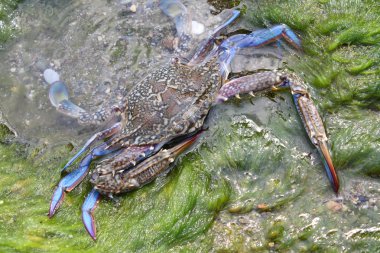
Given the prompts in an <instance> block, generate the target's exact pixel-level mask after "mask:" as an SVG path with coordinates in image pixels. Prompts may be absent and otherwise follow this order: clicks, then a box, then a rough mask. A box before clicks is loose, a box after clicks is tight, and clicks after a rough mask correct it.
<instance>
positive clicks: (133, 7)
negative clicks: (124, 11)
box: [129, 4, 137, 12]
mask: <svg viewBox="0 0 380 253" xmlns="http://www.w3.org/2000/svg"><path fill="white" fill-rule="evenodd" d="M129 10H130V11H131V12H136V11H137V6H136V5H135V4H132V5H131V7H130V8H129Z"/></svg>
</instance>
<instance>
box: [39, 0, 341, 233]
mask: <svg viewBox="0 0 380 253" xmlns="http://www.w3.org/2000/svg"><path fill="white" fill-rule="evenodd" d="M160 8H161V9H162V10H163V12H164V13H165V14H166V15H168V16H169V17H171V18H172V19H173V20H174V21H175V23H176V28H177V34H178V37H179V38H180V40H182V41H186V40H187V38H188V37H189V34H188V33H187V32H186V31H187V30H188V23H189V22H188V20H189V18H188V16H187V12H186V8H185V7H184V5H183V4H182V3H180V2H178V1H175V0H167V1H161V3H160ZM173 8H174V9H176V10H177V11H175V12H171V11H169V10H172V9H173ZM224 16H225V20H224V23H223V24H222V25H220V26H218V27H217V28H216V29H214V30H213V32H212V33H211V35H210V36H209V38H207V39H206V40H204V41H203V43H201V44H200V46H199V47H198V49H197V50H196V51H195V53H193V54H192V56H191V57H189V58H185V57H176V58H174V59H173V60H172V61H170V62H168V63H167V64H166V65H165V66H162V67H160V68H159V69H157V70H156V71H153V72H152V73H150V74H149V75H148V76H147V77H145V78H144V79H143V80H141V81H140V82H138V83H137V84H136V85H135V86H134V87H133V88H132V89H131V90H130V91H129V92H128V93H127V94H126V96H125V97H124V98H122V99H121V100H120V101H117V102H116V105H115V106H113V107H112V108H109V109H103V110H100V111H98V112H96V113H94V114H91V113H88V112H87V111H86V110H84V109H82V108H81V107H79V106H77V105H75V104H74V103H72V102H71V101H70V99H69V95H68V91H67V87H66V85H65V84H64V83H63V82H62V81H60V80H59V75H58V74H57V73H56V72H55V71H53V70H51V69H47V70H45V73H44V76H45V80H46V81H47V82H48V83H50V84H51V87H50V92H49V97H50V101H51V103H52V104H53V105H54V106H55V107H56V108H57V110H58V111H60V112H62V113H64V114H66V115H68V116H71V117H74V118H77V119H78V121H79V122H80V123H83V124H104V123H106V122H108V126H109V127H108V128H106V129H105V130H103V131H101V132H98V133H96V134H95V135H93V136H92V137H91V138H90V139H89V140H88V141H87V142H86V143H85V145H84V146H83V147H82V148H81V149H80V150H79V152H77V153H76V155H74V157H73V158H71V159H70V160H69V161H68V163H67V164H66V165H65V166H64V168H63V170H66V169H67V168H68V167H69V166H70V165H72V164H73V163H74V162H75V161H76V160H77V159H78V158H79V157H80V156H81V155H82V154H86V155H85V156H84V158H82V160H81V161H80V162H79V166H78V168H77V169H75V170H73V171H72V172H70V173H69V174H67V175H66V176H65V177H63V178H62V179H61V181H60V182H59V184H58V186H57V188H56V189H55V191H54V194H53V196H52V199H51V203H50V209H49V217H52V216H53V215H54V214H55V212H56V211H57V209H58V208H59V207H60V205H61V204H62V201H63V198H64V195H65V193H66V192H70V191H71V190H72V189H73V188H75V187H76V186H77V185H78V184H79V183H80V182H81V181H82V180H83V179H84V178H85V176H86V175H87V174H88V173H89V167H90V164H91V162H92V161H93V160H94V159H96V158H102V160H101V161H100V162H98V163H97V165H96V168H95V171H94V172H93V173H92V174H91V176H90V182H91V183H92V184H93V185H94V188H93V190H92V191H91V192H90V193H89V195H88V196H87V198H86V199H85V201H84V204H83V206H82V220H83V223H84V226H85V228H86V230H87V232H88V233H89V235H90V236H91V237H92V238H93V239H94V240H96V227H95V220H94V217H93V211H94V209H95V207H96V204H97V202H98V201H99V199H100V196H101V195H106V196H112V194H119V193H123V192H128V191H132V190H135V189H138V188H140V187H142V186H143V185H145V184H147V183H149V182H151V181H152V180H154V179H155V178H156V177H157V176H158V175H160V174H162V173H163V172H164V171H167V170H168V168H170V166H171V165H172V164H173V162H174V161H175V159H176V157H177V156H178V155H179V154H181V153H182V152H183V151H184V150H186V149H187V148H188V147H189V146H191V145H192V144H193V143H194V142H195V141H196V140H197V139H198V138H199V136H200V135H201V133H202V131H203V129H202V126H203V123H204V120H205V118H206V117H207V114H208V112H209V110H210V108H211V107H212V106H214V105H217V104H219V103H221V102H224V101H226V100H228V99H229V98H231V97H235V96H239V94H243V93H254V92H258V91H264V90H270V89H272V90H276V89H277V88H278V87H289V88H290V90H291V93H292V94H293V98H294V102H295V105H296V109H297V111H298V112H299V115H300V117H301V119H302V121H303V124H304V126H305V128H306V131H307V133H308V135H309V137H310V140H311V142H312V143H313V144H314V145H315V147H316V148H317V149H318V151H319V153H320V154H321V157H322V160H323V163H324V167H325V170H326V172H327V175H328V179H329V180H330V182H331V184H332V187H333V189H334V191H335V192H338V189H339V180H338V177H337V174H336V172H335V169H334V166H333V164H332V160H331V158H330V155H329V151H328V148H327V137H326V133H325V130H324V127H323V122H322V120H321V118H320V116H319V114H318V111H317V109H316V107H315V105H314V104H313V101H312V100H311V98H310V95H309V93H308V92H307V90H306V89H305V88H304V87H303V81H302V80H301V79H300V78H299V77H297V76H296V75H295V74H289V73H286V72H281V71H263V72H258V73H255V74H251V75H247V76H243V77H239V78H236V79H233V80H228V75H229V72H230V70H229V65H230V63H231V60H232V59H233V57H234V56H235V54H236V52H237V51H238V50H239V49H241V48H247V47H250V48H253V49H254V48H257V47H260V46H263V45H267V44H270V43H272V42H275V41H278V40H283V39H284V40H286V41H287V42H288V43H289V44H290V45H292V46H293V47H295V48H296V49H300V48H301V41H300V39H299V38H298V37H297V35H296V34H295V33H294V32H293V31H292V30H291V29H290V28H289V27H288V26H286V25H283V24H282V25H277V26H273V27H271V28H268V29H262V30H257V31H254V32H252V33H250V34H237V35H233V36H231V37H229V38H227V39H225V40H224V41H222V42H221V43H216V40H217V38H218V37H219V35H220V34H221V33H222V31H223V30H224V29H225V28H226V27H227V26H228V25H229V24H231V23H232V22H233V21H234V20H235V19H236V18H237V17H238V16H239V11H237V10H226V11H225V13H224ZM183 44H185V43H183ZM183 44H182V45H183ZM96 142H100V145H98V146H96V147H94V148H93V149H91V150H90V147H91V145H92V144H94V143H96ZM88 150H90V151H88Z"/></svg>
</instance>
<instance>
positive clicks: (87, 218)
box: [82, 189, 101, 241]
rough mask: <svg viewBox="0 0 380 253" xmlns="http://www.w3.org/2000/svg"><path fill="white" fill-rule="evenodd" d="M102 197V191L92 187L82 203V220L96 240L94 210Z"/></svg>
mask: <svg viewBox="0 0 380 253" xmlns="http://www.w3.org/2000/svg"><path fill="white" fill-rule="evenodd" d="M100 197H101V195H100V193H99V192H98V191H97V190H95V189H92V190H91V192H90V193H89V194H88V196H87V197H86V199H85V201H84V203H83V205H82V222H83V224H84V227H85V228H86V230H87V232H88V234H89V235H90V236H91V238H92V239H93V240H94V241H95V240H96V226H95V219H94V216H93V212H94V210H95V209H96V206H97V204H98V202H99V200H100Z"/></svg>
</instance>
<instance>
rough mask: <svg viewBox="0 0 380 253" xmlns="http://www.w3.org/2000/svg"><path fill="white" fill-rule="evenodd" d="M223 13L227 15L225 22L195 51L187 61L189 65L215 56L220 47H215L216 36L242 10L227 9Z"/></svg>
mask: <svg viewBox="0 0 380 253" xmlns="http://www.w3.org/2000/svg"><path fill="white" fill-rule="evenodd" d="M221 14H222V15H224V16H226V17H225V18H224V20H225V21H224V22H223V23H222V24H221V25H219V26H218V27H217V28H215V29H214V30H213V31H212V32H211V35H210V36H209V37H208V38H207V39H206V40H204V41H203V42H202V43H201V45H200V46H199V48H198V49H197V51H196V52H195V53H194V55H193V57H192V58H191V60H190V61H189V63H187V65H189V66H195V65H198V64H201V63H202V62H205V61H207V60H208V59H209V58H211V57H213V56H214V55H215V53H216V52H217V49H218V48H214V47H215V45H214V44H215V40H216V38H217V37H218V36H219V35H220V34H221V32H222V31H223V30H224V29H225V28H226V27H227V26H228V25H230V24H231V23H232V22H233V21H234V20H235V19H236V18H237V17H238V16H239V15H240V11H238V10H232V9H230V10H225V11H224V12H223V13H221Z"/></svg>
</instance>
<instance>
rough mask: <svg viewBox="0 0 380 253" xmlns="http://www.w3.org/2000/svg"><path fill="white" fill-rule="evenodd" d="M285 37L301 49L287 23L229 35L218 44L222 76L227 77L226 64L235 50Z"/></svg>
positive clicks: (254, 46)
mask: <svg viewBox="0 0 380 253" xmlns="http://www.w3.org/2000/svg"><path fill="white" fill-rule="evenodd" d="M281 39H285V40H286V41H287V42H288V43H289V44H290V45H292V46H293V47H295V48H296V49H301V40H300V39H299V38H298V37H297V35H296V34H295V33H294V32H293V31H292V30H291V29H290V28H289V27H288V26H287V25H284V24H282V25H276V26H274V27H271V28H268V29H261V30H257V31H253V32H252V33H250V34H247V35H243V34H237V35H233V36H231V37H229V38H228V39H226V40H225V41H223V43H222V44H221V45H220V46H219V64H220V66H221V67H220V68H221V69H220V72H221V74H222V77H225V78H227V76H228V73H229V69H228V66H229V64H230V63H231V60H232V59H233V57H234V56H235V54H236V52H237V51H238V50H239V49H241V48H247V47H253V48H257V47H261V46H265V45H268V44H270V43H272V42H275V41H281Z"/></svg>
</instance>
